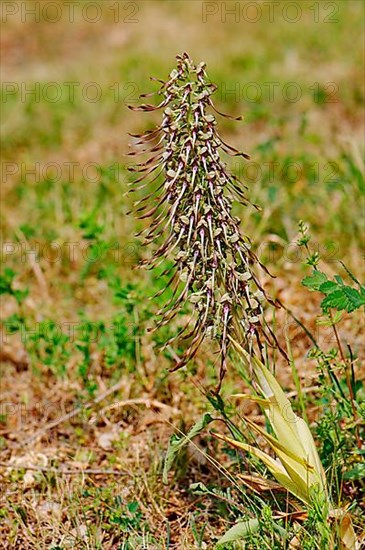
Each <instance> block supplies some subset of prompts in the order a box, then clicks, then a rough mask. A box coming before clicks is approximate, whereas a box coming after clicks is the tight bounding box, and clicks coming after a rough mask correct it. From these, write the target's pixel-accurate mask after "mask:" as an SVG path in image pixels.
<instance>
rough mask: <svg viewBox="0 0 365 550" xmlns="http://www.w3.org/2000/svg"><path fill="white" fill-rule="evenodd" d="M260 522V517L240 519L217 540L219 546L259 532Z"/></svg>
mask: <svg viewBox="0 0 365 550" xmlns="http://www.w3.org/2000/svg"><path fill="white" fill-rule="evenodd" d="M259 527H260V523H259V520H258V519H249V520H246V521H240V522H239V523H236V525H234V526H233V527H231V529H229V530H228V531H227V533H225V534H224V535H223V537H221V538H220V539H219V541H218V542H217V546H221V545H222V544H226V543H227V542H235V541H237V540H241V539H244V538H245V537H248V536H249V535H252V534H253V533H257V531H258V530H259Z"/></svg>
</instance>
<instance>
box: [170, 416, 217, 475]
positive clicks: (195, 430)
mask: <svg viewBox="0 0 365 550" xmlns="http://www.w3.org/2000/svg"><path fill="white" fill-rule="evenodd" d="M213 420H214V418H213V417H212V416H211V415H210V414H209V413H205V414H204V415H203V416H202V417H201V419H200V420H198V422H196V423H195V424H194V426H193V427H192V428H191V429H190V430H189V432H188V433H187V434H186V435H182V436H181V437H179V436H177V435H176V434H173V435H172V437H171V438H170V441H169V445H168V447H167V451H166V456H165V461H164V467H163V473H162V481H163V483H165V484H167V483H168V479H167V474H168V473H169V471H170V470H171V467H172V465H173V463H174V460H175V458H176V456H177V454H178V453H179V451H180V450H181V449H182V448H183V447H184V446H185V445H187V444H188V443H189V442H190V441H191V440H192V439H193V438H194V437H195V436H196V435H198V434H199V433H200V432H201V431H203V430H204V429H205V428H206V427H207V426H208V424H210V422H212V421H213Z"/></svg>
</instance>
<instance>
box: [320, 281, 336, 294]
mask: <svg viewBox="0 0 365 550" xmlns="http://www.w3.org/2000/svg"><path fill="white" fill-rule="evenodd" d="M337 289H338V284H337V283H335V282H333V281H326V282H325V283H323V284H321V286H320V287H319V289H318V290H319V291H320V292H323V294H330V293H331V292H334V291H335V290H337Z"/></svg>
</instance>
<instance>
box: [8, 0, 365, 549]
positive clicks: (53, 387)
mask: <svg viewBox="0 0 365 550" xmlns="http://www.w3.org/2000/svg"><path fill="white" fill-rule="evenodd" d="M8 4H11V5H12V7H14V5H15V6H16V7H18V8H19V10H18V13H17V14H15V15H11V14H10V9H11V8H9V12H7V13H9V15H8V21H7V24H6V25H4V29H3V35H2V38H1V40H2V45H3V47H4V48H6V52H7V54H6V55H5V56H4V59H3V68H2V81H3V87H2V115H3V116H2V119H3V120H2V130H1V132H2V141H3V148H2V153H3V164H2V167H3V186H2V192H3V193H2V194H3V219H2V240H3V260H4V264H5V266H6V268H8V271H5V272H4V277H3V285H4V286H5V287H6V288H8V289H9V288H10V289H11V292H10V294H12V295H11V296H9V292H8V293H7V294H4V296H3V303H2V319H3V346H2V352H1V359H2V372H1V379H2V387H1V389H2V399H3V407H2V414H1V417H0V422H1V425H0V449H1V459H0V460H1V463H0V465H1V468H0V471H1V477H2V481H3V484H4V491H3V496H2V500H1V509H0V514H1V516H2V522H1V527H0V529H1V531H2V544H3V547H4V548H17V549H18V548H19V549H20V548H22V549H23V548H24V549H28V548H29V549H30V548H39V549H40V548H53V549H54V550H55V549H56V548H58V549H61V548H62V549H65V548H80V549H84V548H85V549H86V548H88V549H97V548H103V549H104V548H105V549H108V548H113V549H117V548H133V549H134V548H147V547H148V548H177V549H180V548H212V547H213V545H214V541H215V540H216V537H217V536H218V535H219V534H220V533H221V532H223V531H224V530H225V529H227V527H228V526H229V525H230V524H232V522H233V521H234V519H235V518H236V517H237V515H239V514H242V513H244V511H245V506H246V505H244V504H243V502H242V499H241V497H240V495H239V494H235V493H234V491H233V489H231V487H230V484H229V482H228V481H227V479H226V476H225V475H224V468H231V467H232V460H234V458H233V457H232V453H231V454H230V453H229V452H228V451H222V450H221V446H220V445H218V443H217V442H216V441H213V440H211V438H210V437H209V436H208V435H207V436H206V437H205V436H202V437H201V439H198V440H197V441H196V447H193V446H192V447H189V449H188V451H187V453H186V454H185V455H184V456H183V457H182V458H181V459H180V461H179V462H178V464H177V466H176V468H175V472H174V475H172V474H171V480H170V483H169V485H166V486H164V485H163V484H162V481H161V468H162V466H161V465H162V459H163V456H164V451H165V449H166V446H167V442H168V439H169V437H170V435H171V433H172V432H173V430H174V429H178V430H183V431H184V430H186V429H187V428H188V427H189V426H190V425H191V424H192V423H194V421H195V420H196V419H197V418H199V416H200V415H201V414H202V412H204V411H206V410H207V409H209V403H208V401H207V399H206V398H205V397H204V395H203V388H205V387H209V386H210V385H212V384H214V383H215V370H214V367H213V366H212V360H211V356H210V353H209V349H205V350H203V351H201V353H200V354H199V356H198V357H197V359H196V360H195V362H194V364H193V365H192V366H191V367H189V369H188V370H184V371H180V372H177V373H174V374H169V373H168V369H169V367H171V365H172V364H173V363H174V357H173V354H174V352H173V350H170V351H169V350H168V351H166V352H165V353H164V354H161V353H159V352H158V349H157V345H158V344H159V343H161V342H162V341H163V340H164V338H166V336H167V334H168V332H169V331H173V330H175V329H174V327H170V328H168V329H166V330H165V331H162V332H161V331H160V332H159V333H156V334H155V333H154V334H152V335H148V334H147V333H146V330H145V329H146V327H147V326H150V325H151V324H153V313H154V311H155V310H156V307H157V304H156V302H155V303H151V302H149V301H148V297H149V296H151V295H152V294H154V293H155V291H156V290H158V289H159V288H161V285H162V284H163V282H161V280H160V278H159V277H158V274H156V273H155V274H151V273H150V272H148V273H143V272H141V271H134V270H132V266H133V265H135V264H136V263H137V262H138V259H139V258H140V257H141V255H142V254H145V251H143V250H141V249H140V246H139V244H138V242H137V240H136V239H135V238H134V233H135V232H136V230H138V229H139V224H137V223H136V221H135V220H134V219H133V216H132V215H127V211H128V210H129V207H130V204H129V199H128V198H126V197H125V191H126V189H127V183H128V178H129V176H128V172H127V170H126V165H127V163H128V161H127V160H126V157H125V154H126V152H127V150H128V136H127V132H135V131H141V130H142V129H144V128H146V127H149V126H152V124H153V122H154V121H157V120H158V119H157V118H156V115H155V113H153V114H145V115H144V114H136V113H132V112H131V111H129V110H128V109H127V107H126V104H127V103H128V102H136V100H137V98H138V94H139V93H141V92H145V91H151V90H152V89H153V88H154V84H153V83H151V82H150V81H149V76H150V75H153V76H156V77H162V78H164V77H165V76H166V75H167V74H168V72H169V71H170V70H171V69H172V68H173V65H174V56H175V55H176V54H178V53H181V52H182V51H188V52H189V53H190V55H191V56H192V58H193V59H194V60H195V61H196V62H199V61H200V60H204V61H206V62H207V64H208V72H209V75H210V77H211V79H212V81H214V82H216V83H217V84H218V90H217V92H216V104H217V106H218V108H220V109H222V110H223V111H225V112H229V113H231V114H234V115H237V114H244V116H245V120H244V122H243V123H236V122H230V121H227V119H224V118H222V119H220V120H219V127H220V130H221V133H222V135H224V136H225V137H226V139H227V141H229V142H230V143H232V144H233V145H235V146H237V147H239V148H242V149H243V150H245V151H247V152H248V153H250V154H251V157H252V162H251V163H249V164H246V165H243V164H242V163H237V162H236V161H234V162H232V161H231V160H229V161H228V162H231V168H232V170H234V171H235V172H236V173H237V174H238V175H240V176H241V177H242V178H243V179H245V180H246V181H247V182H248V183H249V189H250V190H249V194H250V198H251V200H252V202H254V203H258V204H259V205H261V206H262V208H263V211H262V212H261V213H256V212H255V211H254V210H247V209H246V210H243V209H238V210H237V212H238V214H239V215H240V216H241V218H242V227H243V229H244V231H245V233H246V234H248V235H250V236H251V238H252V239H253V241H254V243H255V247H256V249H257V251H258V254H259V256H260V258H261V259H262V260H263V261H264V262H265V264H266V265H267V266H268V268H269V269H270V270H271V271H272V272H273V274H275V275H276V279H273V280H270V279H269V278H268V277H267V276H264V275H262V279H263V281H264V283H265V284H266V285H267V286H268V288H270V290H271V293H272V294H273V295H276V296H278V297H280V299H281V300H282V301H283V302H284V303H285V304H286V306H287V307H288V308H290V309H291V310H292V311H293V312H294V313H295V315H296V316H297V317H298V318H299V319H300V320H301V322H303V323H305V324H306V326H308V327H309V328H310V329H311V330H312V331H315V332H316V335H317V337H318V340H319V341H320V342H321V343H323V345H324V346H325V347H326V346H327V347H330V346H331V344H333V336H332V333H330V332H329V330H328V328H326V327H322V328H321V327H318V326H316V324H315V320H316V317H317V316H318V315H319V313H320V309H319V302H320V299H319V298H316V296H315V295H314V294H309V292H308V291H307V290H306V289H304V288H303V287H302V286H301V284H300V281H301V279H302V278H303V276H304V275H305V274H307V271H308V270H307V268H305V267H304V266H303V262H304V261H305V258H304V255H303V252H302V250H301V249H299V248H298V247H296V245H295V241H296V238H297V232H298V230H297V227H298V221H299V220H300V219H303V220H306V222H308V223H309V224H310V226H311V233H312V236H313V241H312V246H313V249H315V248H317V249H318V250H319V251H320V252H321V255H322V258H323V259H324V261H325V264H326V271H327V273H329V274H330V275H332V274H334V273H339V272H341V273H342V274H343V272H342V271H341V269H342V268H341V266H340V264H339V262H340V261H343V262H345V264H346V265H347V266H348V267H349V268H350V269H351V270H352V271H353V272H354V273H355V275H356V276H358V277H360V276H361V273H362V269H363V245H364V240H363V239H364V228H363V205H364V203H363V198H362V197H363V192H364V183H363V179H362V171H363V165H362V154H363V146H364V144H363V138H362V135H363V120H364V117H363V114H364V113H363V100H364V87H363V69H364V64H363V53H362V52H361V49H360V48H359V47H356V42H358V44H360V40H359V38H360V37H361V36H363V23H362V19H363V15H364V13H363V12H364V9H363V4H362V2H359V1H357V0H356V1H353V0H350V1H347V2H345V1H342V0H341V1H338V2H332V3H329V4H327V5H326V6H327V7H326V6H325V5H324V4H323V3H314V6H317V5H318V6H319V7H318V10H319V11H318V13H317V11H316V9H317V8H316V7H314V8H313V6H312V8H311V6H310V4H311V3H310V2H306V1H303V2H296V3H295V4H296V5H297V6H298V7H299V8H300V10H301V14H300V16H299V19H298V21H296V22H289V21H287V20H286V19H292V20H293V19H294V17H295V13H294V12H291V11H290V10H289V11H288V12H286V11H284V12H283V10H284V8H285V5H286V4H287V3H286V2H283V3H281V4H280V6H279V7H278V8H277V11H276V12H275V13H274V15H273V18H271V19H270V13H269V8H268V6H265V3H262V2H257V4H258V5H259V6H260V9H261V16H259V19H258V20H257V21H255V19H256V15H257V14H256V15H255V13H254V11H245V5H246V4H247V3H245V2H241V3H239V6H240V11H239V12H237V13H238V15H237V21H235V20H234V17H233V16H232V15H231V16H230V15H228V14H227V16H226V21H225V20H224V5H223V4H221V3H219V2H213V3H204V2H203V3H202V2H200V1H184V2H182V1H174V2H172V1H162V0H160V1H140V2H129V3H123V2H109V1H107V0H105V1H103V2H100V3H99V4H100V13H101V18H100V20H99V21H97V22H95V23H93V22H91V19H92V18H93V17H95V14H94V12H93V11H92V8H89V9H90V11H84V12H82V11H81V7H82V6H85V5H87V4H89V3H88V2H81V3H79V4H80V6H79V7H76V8H75V17H74V21H73V22H70V20H69V17H68V15H67V14H68V11H66V7H65V5H64V4H63V3H62V2H61V3H60V6H61V15H62V17H61V19H60V21H58V22H55V23H51V22H49V20H47V19H49V18H52V17H55V15H54V13H53V12H52V8H51V7H50V8H49V12H48V11H46V12H45V11H44V9H43V7H44V5H45V4H46V3H45V2H40V3H39V2H38V3H34V2H33V3H32V2H27V3H21V2H18V3H16V2H14V3H8ZM37 4H38V9H41V12H40V17H39V19H38V20H37V21H35V20H34V17H32V16H28V18H27V19H26V20H24V17H25V14H24V12H22V10H24V6H26V7H32V6H33V7H34V6H35V5H37ZM94 4H95V3H94ZM208 4H209V9H211V10H212V11H213V10H214V11H217V13H212V14H211V15H210V13H209V11H208V14H207V12H206V10H207V9H208V7H207V5H208ZM226 4H227V8H228V7H229V6H231V3H226ZM232 5H233V3H232ZM331 6H332V7H331ZM36 7H37V6H36ZM6 9H8V8H6ZM42 10H43V11H42ZM332 10H333V13H332ZM132 19H133V20H135V21H131V20H132ZM205 19H206V22H205ZM51 83H53V84H51ZM54 83H56V85H54ZM92 83H93V84H92ZM249 85H250V86H249ZM52 86H53V87H52ZM30 89H32V90H33V91H34V93H33V94H29V93H27V90H28V91H29V90H30ZM71 90H73V91H74V97H72V92H71ZM95 94H99V95H100V97H96V100H94V98H95ZM296 94H298V100H297V101H294V100H293V98H295V97H296ZM70 163H71V164H70ZM32 251H33V252H32ZM9 269H12V270H13V272H14V274H13V273H12V272H11V271H9ZM270 315H271V316H273V314H272V312H268V317H270ZM273 321H275V326H276V329H275V330H276V332H277V336H278V339H279V340H280V341H281V342H285V337H286V335H288V337H289V339H290V342H291V345H292V350H293V354H294V358H295V360H296V365H297V369H298V374H299V378H300V381H301V383H302V386H303V388H304V395H305V406H306V410H307V413H308V416H309V419H310V420H311V421H312V422H313V423H314V424H313V427H314V429H315V426H316V421H319V420H320V419H321V418H322V417H323V415H324V412H323V410H324V409H323V407H324V404H323V402H321V400H320V399H319V398H318V392H317V390H316V388H317V389H318V387H317V384H318V378H317V376H316V370H315V367H314V363H313V361H312V360H310V359H308V357H307V356H306V353H307V352H308V349H309V348H310V342H309V340H308V338H307V337H306V336H305V334H304V332H302V331H300V330H298V328H297V327H295V326H294V325H293V324H290V321H289V320H288V319H287V318H286V317H285V314H284V312H283V311H279V312H278V313H277V314H276V317H275V319H273ZM363 328H364V326H363V316H362V314H360V313H358V314H356V313H355V314H354V315H353V316H352V317H351V319H350V318H347V317H346V316H344V320H343V322H342V328H341V338H342V339H343V343H344V345H345V344H347V343H349V344H350V346H351V349H352V350H353V353H354V354H355V355H357V356H358V361H357V363H356V369H357V371H358V376H360V375H361V372H363V370H362V369H361V365H362V364H363V363H361V361H363V360H364V355H363V349H362V343H363V338H364V332H363ZM331 339H332V340H331ZM276 370H277V374H278V377H279V379H280V380H281V382H282V383H283V385H284V387H285V388H287V389H288V390H289V391H293V394H292V395H293V397H294V398H295V397H296V390H295V386H294V383H293V380H292V375H291V372H290V370H289V369H288V367H287V366H286V365H284V364H282V362H281V360H280V358H277V364H276ZM360 377H361V376H360ZM237 388H238V389H239V391H242V390H243V388H244V384H243V382H242V380H241V378H240V376H239V373H238V372H237V371H236V370H234V368H233V367H232V370H231V372H230V374H229V376H228V377H227V379H226V381H225V384H224V387H223V395H224V396H225V397H228V396H229V395H230V394H231V393H233V392H237ZM245 412H246V414H251V415H257V414H258V411H257V410H256V408H255V407H252V408H251V409H250V408H249V409H247V411H245ZM319 435H320V434H319ZM322 436H323V432H322ZM320 437H321V436H320ZM323 437H324V436H323ZM323 443H324V440H321V439H320V440H319V445H320V447H321V449H322V452H324V454H325V451H323V448H324V447H323ZM219 449H220V451H219ZM218 451H219V462H220V464H221V470H220V471H218V470H217V469H216V468H215V467H214V466H213V465H212V464H211V463H210V461H209V459H208V458H207V456H206V455H207V454H209V455H212V456H215V457H216V458H217V456H218ZM245 466H246V467H247V463H245ZM340 467H341V465H340ZM196 482H203V483H204V484H205V485H206V486H208V487H209V488H210V494H208V495H207V494H199V492H198V493H196V492H195V493H194V491H192V490H191V488H190V487H191V484H192V483H196ZM361 483H362V485H361ZM361 487H362V489H363V482H360V481H357V482H356V483H355V484H354V483H352V484H351V483H349V484H348V486H346V487H345V489H344V495H343V501H344V503H350V502H351V501H352V500H353V498H354V496H355V497H356V498H358V504H357V508H356V510H355V515H356V514H357V516H356V517H359V516H360V508H361V498H363V497H361V495H363V494H364V493H363V492H361V490H360V488H361ZM362 505H364V503H362ZM355 526H356V529H357V531H358V532H360V531H361V522H360V520H358V519H357V520H356V521H355ZM263 547H264V546H263ZM277 547H278V548H279V547H280V546H277ZM283 547H286V546H285V545H284V543H283Z"/></svg>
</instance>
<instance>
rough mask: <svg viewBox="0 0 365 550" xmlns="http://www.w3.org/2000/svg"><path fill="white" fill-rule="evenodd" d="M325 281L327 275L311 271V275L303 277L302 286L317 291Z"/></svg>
mask: <svg viewBox="0 0 365 550" xmlns="http://www.w3.org/2000/svg"><path fill="white" fill-rule="evenodd" d="M326 281H327V275H326V274H325V273H322V272H321V271H317V270H315V271H313V273H312V275H309V276H308V277H304V279H303V280H302V285H304V286H306V287H307V288H309V290H319V288H320V286H321V285H322V284H323V283H325V282H326Z"/></svg>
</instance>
